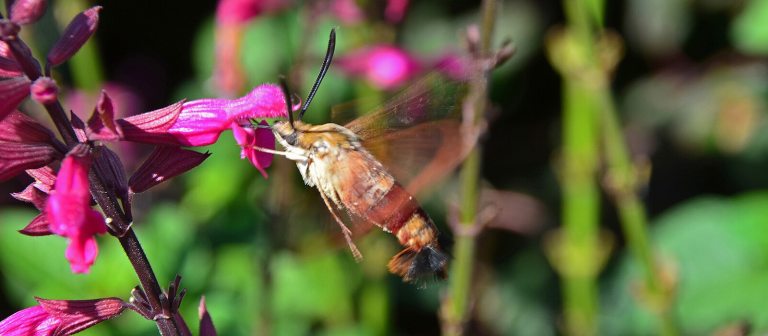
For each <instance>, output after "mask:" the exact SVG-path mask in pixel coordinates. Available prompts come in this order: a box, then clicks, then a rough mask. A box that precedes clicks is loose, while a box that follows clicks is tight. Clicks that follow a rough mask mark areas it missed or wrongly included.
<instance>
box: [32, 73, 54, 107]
mask: <svg viewBox="0 0 768 336" xmlns="http://www.w3.org/2000/svg"><path fill="white" fill-rule="evenodd" d="M29 91H30V92H31V94H32V99H34V100H35V101H36V102H38V103H40V104H43V105H45V104H51V103H54V102H56V100H57V99H58V98H59V87H58V86H57V85H56V81H55V80H53V78H50V77H40V78H38V79H36V80H35V81H34V82H32V85H31V86H30V88H29Z"/></svg>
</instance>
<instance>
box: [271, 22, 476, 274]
mask: <svg viewBox="0 0 768 336" xmlns="http://www.w3.org/2000/svg"><path fill="white" fill-rule="evenodd" d="M335 40H336V34H335V30H332V31H331V34H330V38H329V43H328V51H327V52H326V56H325V59H324V61H323V64H322V67H321V70H320V73H319V75H318V77H317V80H316V81H315V83H314V85H313V87H312V90H311V91H310V93H309V95H308V96H307V99H306V100H305V102H304V104H303V105H302V107H301V110H300V111H299V113H298V118H297V120H294V117H293V112H292V111H291V106H292V99H291V94H290V92H289V90H288V86H287V84H286V83H285V80H282V81H281V84H282V88H283V93H284V94H285V97H286V103H287V106H288V116H289V118H288V120H285V121H279V122H276V123H275V124H274V125H272V126H271V128H272V131H273V133H274V135H275V138H276V139H277V142H278V143H280V145H281V146H282V147H283V148H285V151H274V150H269V149H264V148H256V149H259V150H263V151H265V152H270V153H273V154H278V155H282V156H284V157H286V158H288V159H290V160H293V161H295V162H296V166H297V167H298V169H299V172H300V173H301V176H302V178H303V179H304V182H305V183H306V185H308V186H310V187H315V188H317V190H318V191H319V192H320V196H322V199H323V201H324V202H325V205H326V206H327V207H328V210H329V211H330V213H331V215H332V216H333V218H334V220H335V221H336V222H337V223H338V224H339V226H340V228H341V231H342V233H343V235H344V238H345V240H346V242H347V244H348V245H349V247H350V250H351V251H352V254H353V255H354V256H355V258H356V259H357V260H360V259H362V254H361V253H360V251H359V250H358V248H357V247H356V246H355V244H354V242H353V241H352V231H351V230H350V229H349V227H347V225H346V224H345V223H344V221H343V220H342V217H343V216H340V212H346V214H347V215H348V217H350V219H355V220H356V222H362V223H368V224H373V225H376V226H378V227H380V228H381V229H383V230H384V231H386V232H389V233H391V234H393V235H394V236H395V237H397V239H398V241H399V242H400V244H401V245H402V246H403V247H404V249H403V250H402V251H401V252H400V253H398V254H397V255H395V256H394V257H392V259H391V260H390V261H389V264H388V268H389V270H390V271H391V272H392V273H395V274H397V275H399V276H401V277H402V278H403V280H404V281H406V282H411V281H414V280H420V279H424V278H427V277H430V276H439V277H444V276H445V270H446V266H447V264H448V259H449V257H448V255H447V254H446V253H445V252H444V251H443V250H442V249H441V247H440V245H439V243H438V234H439V233H438V230H437V228H436V226H435V224H434V222H433V221H432V219H431V218H430V217H429V215H427V213H426V212H425V211H424V209H423V208H422V207H421V205H420V204H419V203H418V201H417V200H416V199H415V198H414V197H413V195H412V192H414V191H415V190H418V189H421V188H423V187H424V186H426V185H428V184H430V183H431V182H432V181H433V180H436V179H438V178H440V177H441V176H442V175H445V174H447V173H448V172H450V170H451V169H452V168H454V167H455V166H456V165H458V163H459V162H460V161H461V159H462V158H463V156H464V155H465V154H466V152H467V151H468V150H465V149H466V148H468V147H469V146H467V142H466V141H465V140H464V139H463V138H462V137H461V136H460V132H459V128H460V127H459V125H460V123H459V122H458V121H457V120H451V119H438V120H433V118H432V115H440V116H445V115H448V114H451V113H452V112H454V111H456V110H457V108H458V107H459V104H458V103H457V100H458V98H459V97H462V95H461V94H460V93H459V92H458V90H459V89H460V88H461V85H446V84H447V83H448V82H443V81H441V80H440V79H439V78H437V77H435V78H429V79H425V80H422V81H421V82H419V83H417V84H415V85H414V86H412V87H411V88H409V89H407V90H406V91H405V92H404V93H401V94H400V95H399V96H398V97H396V98H395V99H393V100H392V101H390V102H389V103H387V104H385V105H384V106H383V107H382V108H380V109H378V110H376V111H373V112H372V113H369V114H367V115H365V116H363V117H360V118H358V119H356V120H353V121H352V122H350V123H348V124H346V125H344V126H341V125H338V124H334V123H327V124H322V125H311V124H308V123H305V122H303V121H302V118H303V116H304V113H305V112H306V111H307V108H308V107H309V104H310V102H311V101H312V98H313V97H314V95H315V93H316V92H317V89H318V87H319V85H320V83H321V81H322V79H323V77H324V76H325V73H326V72H327V70H328V68H329V66H330V63H331V61H332V59H333V52H334V49H335ZM435 91H441V92H435ZM377 157H379V158H382V160H384V159H387V160H388V161H389V162H390V164H388V165H385V164H383V163H382V162H381V161H380V160H379V159H377ZM390 171H393V172H394V171H397V173H398V174H397V175H399V176H404V177H406V178H407V179H408V180H409V181H410V183H409V184H408V185H407V186H404V185H402V184H400V183H399V182H398V180H396V178H395V177H394V175H393V173H391V172H390Z"/></svg>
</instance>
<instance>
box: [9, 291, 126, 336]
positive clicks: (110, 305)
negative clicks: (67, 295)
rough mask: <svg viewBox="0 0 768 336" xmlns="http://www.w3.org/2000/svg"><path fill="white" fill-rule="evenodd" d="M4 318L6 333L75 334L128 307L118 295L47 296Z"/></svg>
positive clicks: (30, 335) (16, 335)
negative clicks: (50, 298) (97, 296)
mask: <svg viewBox="0 0 768 336" xmlns="http://www.w3.org/2000/svg"><path fill="white" fill-rule="evenodd" d="M37 301H38V302H39V303H40V305H38V306H32V307H29V308H25V309H22V310H20V311H18V312H16V313H14V314H13V315H11V316H8V317H7V318H6V319H4V320H2V321H0V335H3V336H54V335H72V334H75V333H78V332H80V331H83V330H85V329H87V328H89V327H92V326H93V325H95V324H97V323H99V322H102V321H105V320H108V319H111V318H113V317H115V316H117V315H120V313H122V312H123V310H125V307H126V305H125V302H123V301H122V300H120V299H118V298H104V299H97V300H44V299H39V298H38V299H37Z"/></svg>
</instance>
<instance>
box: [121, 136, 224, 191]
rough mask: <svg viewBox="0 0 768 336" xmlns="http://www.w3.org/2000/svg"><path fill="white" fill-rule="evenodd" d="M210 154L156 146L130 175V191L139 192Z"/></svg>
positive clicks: (200, 161)
mask: <svg viewBox="0 0 768 336" xmlns="http://www.w3.org/2000/svg"><path fill="white" fill-rule="evenodd" d="M209 155H210V154H208V153H199V152H195V151H191V150H186V149H181V148H178V147H172V146H158V147H157V148H155V150H154V151H153V152H152V154H150V155H149V157H147V159H146V160H145V161H144V163H142V164H141V167H139V169H138V170H136V172H135V173H134V174H133V176H131V179H130V181H129V182H128V185H129V186H130V190H131V192H134V193H140V192H143V191H146V190H148V189H149V188H152V187H154V186H156V185H158V184H160V183H162V182H164V181H167V180H168V179H170V178H172V177H175V176H178V175H181V174H183V173H185V172H187V171H188V170H190V169H192V168H195V167H197V166H198V165H199V164H201V163H202V162H203V161H204V160H205V159H207V158H208V156H209Z"/></svg>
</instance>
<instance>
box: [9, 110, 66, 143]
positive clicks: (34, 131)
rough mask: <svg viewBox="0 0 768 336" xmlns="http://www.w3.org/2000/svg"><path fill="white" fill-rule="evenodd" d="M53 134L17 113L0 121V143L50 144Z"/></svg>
mask: <svg viewBox="0 0 768 336" xmlns="http://www.w3.org/2000/svg"><path fill="white" fill-rule="evenodd" d="M53 137H54V136H53V133H51V131H50V130H49V129H48V128H46V127H45V126H43V125H42V124H40V123H38V122H37V121H36V120H35V119H32V118H30V117H28V116H27V115H26V114H24V113H21V112H19V111H12V112H11V113H10V114H8V116H7V117H6V118H5V119H3V120H0V142H20V143H52V139H53Z"/></svg>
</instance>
